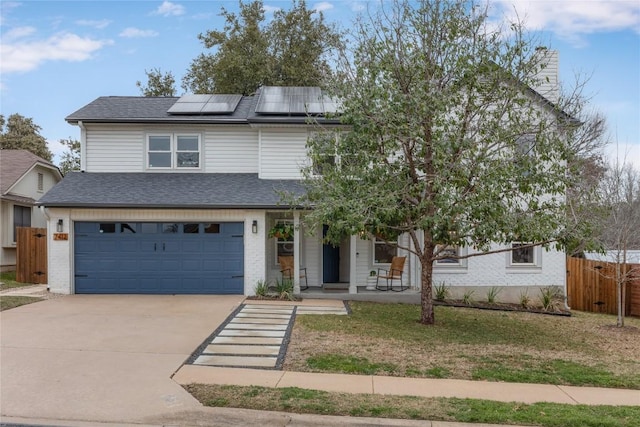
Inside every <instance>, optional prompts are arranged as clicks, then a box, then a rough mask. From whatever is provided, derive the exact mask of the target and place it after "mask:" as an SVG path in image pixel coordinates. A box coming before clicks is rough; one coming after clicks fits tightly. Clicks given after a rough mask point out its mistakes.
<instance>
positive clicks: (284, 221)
mask: <svg viewBox="0 0 640 427" xmlns="http://www.w3.org/2000/svg"><path fill="white" fill-rule="evenodd" d="M274 224H291V225H293V220H292V219H284V218H281V219H276V221H275V223H274ZM273 240H274V241H275V242H274V249H275V255H274V257H275V265H276V266H277V267H279V266H280V260H278V246H279V245H287V244H291V256H293V244H294V243H293V242H294V240H295V233H294V235H293V236H291V240H286V239H282V238H280V237H276V238H274V239H273Z"/></svg>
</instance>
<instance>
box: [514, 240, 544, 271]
mask: <svg viewBox="0 0 640 427" xmlns="http://www.w3.org/2000/svg"><path fill="white" fill-rule="evenodd" d="M527 244H530V242H511V248H512V249H513V247H514V245H527ZM530 248H531V251H532V253H533V261H532V262H527V263H524V262H513V254H514V250H510V251H507V252H506V262H507V270H508V271H510V272H527V273H529V272H536V271H538V272H539V271H541V270H542V248H541V247H540V246H531V247H530Z"/></svg>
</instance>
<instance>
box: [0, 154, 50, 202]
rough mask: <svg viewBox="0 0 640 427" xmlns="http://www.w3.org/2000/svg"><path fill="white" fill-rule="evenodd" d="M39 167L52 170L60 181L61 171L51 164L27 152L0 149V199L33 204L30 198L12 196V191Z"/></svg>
mask: <svg viewBox="0 0 640 427" xmlns="http://www.w3.org/2000/svg"><path fill="white" fill-rule="evenodd" d="M37 165H40V166H43V167H45V168H48V169H51V170H52V171H53V172H54V174H55V175H56V176H57V178H58V180H60V179H62V174H61V173H60V170H59V169H58V168H57V167H56V166H55V165H54V164H53V163H51V162H49V161H47V160H45V159H43V158H42V157H39V156H36V155H35V154H33V153H32V152H30V151H27V150H7V149H0V197H1V198H2V199H6V200H13V201H16V202H21V203H33V202H34V200H33V199H32V198H30V197H25V196H21V195H16V194H11V189H12V188H13V187H14V186H15V185H16V184H17V183H18V182H20V180H21V179H22V178H23V177H24V176H25V175H26V174H28V173H29V172H30V171H31V169H33V168H34V167H36V166H37Z"/></svg>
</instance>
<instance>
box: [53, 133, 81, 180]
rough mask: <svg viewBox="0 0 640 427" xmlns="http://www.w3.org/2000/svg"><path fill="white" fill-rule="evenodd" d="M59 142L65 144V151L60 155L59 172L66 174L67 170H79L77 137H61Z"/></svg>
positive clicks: (78, 143) (78, 142)
mask: <svg viewBox="0 0 640 427" xmlns="http://www.w3.org/2000/svg"><path fill="white" fill-rule="evenodd" d="M60 144H62V145H64V146H65V151H64V153H62V155H61V156H60V164H59V165H58V167H59V168H60V172H62V174H63V175H66V174H67V173H69V172H75V171H79V170H80V141H78V140H77V139H71V138H69V139H61V140H60Z"/></svg>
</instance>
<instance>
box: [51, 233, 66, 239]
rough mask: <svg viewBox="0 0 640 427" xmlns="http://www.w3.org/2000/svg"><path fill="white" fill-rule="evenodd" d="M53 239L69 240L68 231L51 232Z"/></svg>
mask: <svg viewBox="0 0 640 427" xmlns="http://www.w3.org/2000/svg"><path fill="white" fill-rule="evenodd" d="M53 240H69V233H53Z"/></svg>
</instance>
